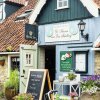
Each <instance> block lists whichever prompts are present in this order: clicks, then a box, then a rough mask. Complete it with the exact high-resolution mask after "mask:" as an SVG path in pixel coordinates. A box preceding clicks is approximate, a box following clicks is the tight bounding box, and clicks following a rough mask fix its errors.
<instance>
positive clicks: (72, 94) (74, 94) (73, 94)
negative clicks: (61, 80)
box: [69, 92, 78, 97]
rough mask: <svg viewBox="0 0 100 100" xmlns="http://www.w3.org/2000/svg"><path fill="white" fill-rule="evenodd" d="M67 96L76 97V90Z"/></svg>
mask: <svg viewBox="0 0 100 100" xmlns="http://www.w3.org/2000/svg"><path fill="white" fill-rule="evenodd" d="M69 96H70V97H77V96H78V94H77V93H76V92H71V93H69Z"/></svg>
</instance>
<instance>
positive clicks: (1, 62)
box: [0, 56, 5, 66]
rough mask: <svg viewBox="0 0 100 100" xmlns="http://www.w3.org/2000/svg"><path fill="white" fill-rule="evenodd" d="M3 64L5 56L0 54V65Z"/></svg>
mask: <svg viewBox="0 0 100 100" xmlns="http://www.w3.org/2000/svg"><path fill="white" fill-rule="evenodd" d="M4 64H5V57H3V56H0V65H1V66H4Z"/></svg>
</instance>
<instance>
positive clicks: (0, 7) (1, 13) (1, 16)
mask: <svg viewBox="0 0 100 100" xmlns="http://www.w3.org/2000/svg"><path fill="white" fill-rule="evenodd" d="M2 19H3V3H0V21H1V20H2Z"/></svg>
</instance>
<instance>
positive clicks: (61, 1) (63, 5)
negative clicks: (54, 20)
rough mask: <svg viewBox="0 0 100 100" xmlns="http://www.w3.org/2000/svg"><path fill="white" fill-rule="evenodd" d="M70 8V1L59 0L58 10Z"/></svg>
mask: <svg viewBox="0 0 100 100" xmlns="http://www.w3.org/2000/svg"><path fill="white" fill-rule="evenodd" d="M64 8H68V0H57V9H64Z"/></svg>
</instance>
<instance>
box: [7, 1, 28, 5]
mask: <svg viewBox="0 0 100 100" xmlns="http://www.w3.org/2000/svg"><path fill="white" fill-rule="evenodd" d="M27 1H28V0H5V2H6V3H16V4H20V5H25V4H26V2H27Z"/></svg>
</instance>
